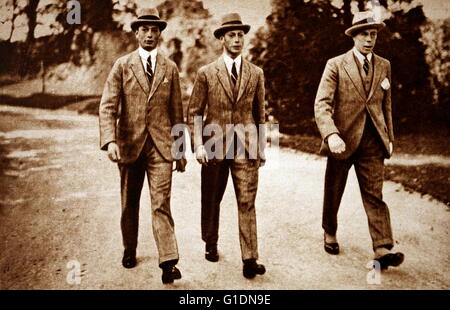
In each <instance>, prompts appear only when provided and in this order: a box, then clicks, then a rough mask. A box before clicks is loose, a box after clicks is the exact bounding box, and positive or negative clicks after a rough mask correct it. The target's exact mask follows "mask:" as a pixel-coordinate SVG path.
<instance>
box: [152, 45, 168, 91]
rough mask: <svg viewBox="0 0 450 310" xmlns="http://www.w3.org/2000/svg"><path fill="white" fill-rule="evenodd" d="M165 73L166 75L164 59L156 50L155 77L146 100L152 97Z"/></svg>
mask: <svg viewBox="0 0 450 310" xmlns="http://www.w3.org/2000/svg"><path fill="white" fill-rule="evenodd" d="M165 75H166V60H165V59H164V57H162V56H161V55H160V54H159V52H158V54H157V56H156V69H155V77H154V78H153V85H152V89H151V91H150V95H149V96H148V100H150V99H151V98H152V96H153V94H154V93H155V91H156V90H157V89H158V86H159V84H161V82H162V80H163V78H164V77H165Z"/></svg>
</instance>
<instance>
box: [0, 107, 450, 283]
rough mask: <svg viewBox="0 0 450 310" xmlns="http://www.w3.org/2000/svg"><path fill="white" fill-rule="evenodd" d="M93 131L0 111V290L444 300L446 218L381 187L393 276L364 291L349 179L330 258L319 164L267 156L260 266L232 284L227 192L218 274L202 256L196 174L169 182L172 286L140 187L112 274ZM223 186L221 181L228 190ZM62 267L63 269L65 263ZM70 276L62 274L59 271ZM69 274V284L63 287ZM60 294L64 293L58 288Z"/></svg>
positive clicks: (111, 198) (233, 211) (303, 157)
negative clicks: (128, 243)
mask: <svg viewBox="0 0 450 310" xmlns="http://www.w3.org/2000/svg"><path fill="white" fill-rule="evenodd" d="M97 126H98V122H97V119H96V118H95V117H92V116H78V115H77V114H74V113H71V112H68V111H43V110H37V109H26V108H11V107H5V106H0V151H1V152H0V155H3V156H4V157H5V156H6V157H5V159H4V160H3V162H2V167H3V168H4V169H3V171H1V175H0V188H1V190H2V192H1V196H0V240H1V241H0V253H1V256H0V289H189V290H191V289H289V290H296V289H449V288H450V273H449V269H450V267H449V266H450V247H449V241H448V240H450V239H449V227H450V225H449V223H450V221H449V220H450V217H449V215H450V214H449V212H448V211H449V209H448V208H447V207H446V206H445V205H444V204H442V203H439V202H436V201H434V200H429V199H427V198H424V197H421V196H420V195H419V194H415V193H413V194H410V193H408V192H406V191H404V190H403V189H402V187H401V186H400V185H398V184H395V183H391V182H386V183H385V187H384V198H385V200H386V202H387V203H388V205H389V206H390V211H391V216H392V225H393V228H394V237H395V240H396V249H397V250H401V251H403V252H404V253H405V255H406V260H405V262H404V264H403V265H402V266H401V267H400V268H394V269H389V270H388V271H386V272H383V273H382V274H381V278H380V283H379V284H368V282H367V275H368V272H369V269H368V268H367V264H368V263H369V262H370V260H371V258H372V251H371V243H370V237H369V232H368V227H367V218H366V215H365V213H364V210H363V207H362V203H361V198H360V194H359V189H358V185H357V181H356V177H355V175H354V171H353V170H352V171H351V174H350V177H349V182H348V185H347V188H346V192H345V194H344V197H343V202H342V208H341V210H340V213H339V220H340V229H339V232H338V238H339V241H340V245H341V250H342V254H340V255H338V256H329V255H327V254H326V253H325V252H324V250H323V246H322V229H321V203H322V195H323V175H324V169H325V160H324V159H323V158H319V157H316V156H313V155H307V154H302V153H298V152H294V151H287V150H279V149H271V150H269V152H268V164H267V165H266V166H265V167H264V168H262V169H261V170H260V184H259V190H258V197H257V217H258V235H259V240H258V241H259V248H260V262H262V263H264V264H265V265H266V268H267V273H266V275H264V276H262V277H257V278H255V279H254V280H253V281H249V280H247V279H245V278H243V276H242V264H241V261H240V248H239V242H238V227H237V207H236V202H235V198H234V193H233V188H232V183H231V182H229V187H228V189H227V192H226V193H225V197H224V201H223V203H222V213H221V226H220V240H219V252H220V255H221V256H220V261H219V263H210V262H207V261H206V260H205V259H204V256H203V242H202V241H201V239H200V206H199V202H200V166H199V165H198V164H197V163H196V162H195V161H194V160H189V163H188V167H187V171H186V172H185V173H184V174H175V175H174V178H173V191H172V210H173V214H174V220H175V223H176V233H177V239H178V244H179V250H180V255H181V259H180V263H179V267H180V269H181V271H182V274H183V279H182V280H180V281H177V282H175V284H173V285H169V286H164V285H162V283H161V279H160V277H161V273H160V270H159V268H158V267H157V255H156V248H155V244H154V240H153V235H152V230H151V219H150V207H149V197H148V189H147V185H145V187H144V191H143V195H142V200H141V219H140V235H139V246H138V266H137V267H136V268H134V269H131V270H127V269H124V268H123V267H122V266H121V263H120V260H121V255H122V245H121V235H120V226H119V217H120V201H119V174H118V169H117V167H116V166H115V165H114V164H112V163H110V162H109V161H108V160H107V158H106V155H105V154H104V153H103V152H101V151H99V149H98V127H97ZM230 181H231V180H230ZM71 261H74V262H71ZM71 264H73V265H71ZM78 266H79V268H80V273H81V274H80V275H81V278H80V283H79V284H77V283H73V282H76V281H67V278H68V277H69V280H71V279H72V280H73V279H75V280H76V278H74V277H72V276H73V275H74V274H75V273H74V272H75V271H76V270H77V268H78ZM69 282H72V283H69Z"/></svg>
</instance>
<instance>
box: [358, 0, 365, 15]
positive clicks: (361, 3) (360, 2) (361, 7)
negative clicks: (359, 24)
mask: <svg viewBox="0 0 450 310" xmlns="http://www.w3.org/2000/svg"><path fill="white" fill-rule="evenodd" d="M365 9H366V0H358V10H359V11H360V12H361V11H364V10H365Z"/></svg>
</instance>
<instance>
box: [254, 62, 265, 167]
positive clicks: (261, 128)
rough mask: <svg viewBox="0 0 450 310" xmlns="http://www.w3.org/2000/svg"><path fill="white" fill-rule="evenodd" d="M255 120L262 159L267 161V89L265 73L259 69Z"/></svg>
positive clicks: (255, 99)
mask: <svg viewBox="0 0 450 310" xmlns="http://www.w3.org/2000/svg"><path fill="white" fill-rule="evenodd" d="M253 118H254V120H255V124H256V126H257V131H258V142H259V143H258V146H259V148H258V150H259V156H260V158H261V159H263V160H265V159H266V157H265V153H264V148H265V142H266V128H265V123H266V107H265V87H264V71H262V69H259V75H258V84H257V86H256V95H255V98H254V100H253Z"/></svg>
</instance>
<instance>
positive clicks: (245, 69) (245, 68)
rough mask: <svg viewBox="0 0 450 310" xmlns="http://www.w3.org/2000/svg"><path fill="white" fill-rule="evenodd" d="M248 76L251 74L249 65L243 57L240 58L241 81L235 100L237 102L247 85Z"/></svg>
mask: <svg viewBox="0 0 450 310" xmlns="http://www.w3.org/2000/svg"><path fill="white" fill-rule="evenodd" d="M250 76H251V71H250V65H249V64H248V63H247V62H246V61H245V60H244V59H242V70H241V83H240V85H239V92H238V96H237V99H236V102H239V99H241V97H242V94H243V93H244V90H245V88H246V87H247V84H248V81H249V80H250Z"/></svg>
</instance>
